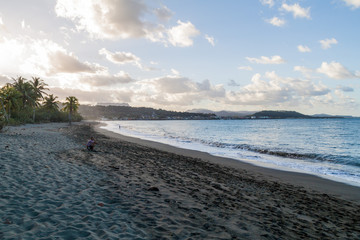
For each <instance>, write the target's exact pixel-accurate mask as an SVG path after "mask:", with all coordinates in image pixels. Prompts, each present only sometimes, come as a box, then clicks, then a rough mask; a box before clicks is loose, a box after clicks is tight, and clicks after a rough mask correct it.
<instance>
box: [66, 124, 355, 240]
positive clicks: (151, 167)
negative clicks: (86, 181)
mask: <svg viewBox="0 0 360 240" xmlns="http://www.w3.org/2000/svg"><path fill="white" fill-rule="evenodd" d="M71 134H73V135H75V136H76V139H77V140H78V141H83V139H86V138H88V136H90V135H93V136H94V137H95V138H96V139H97V141H98V142H99V145H98V146H97V150H98V151H99V152H97V153H93V154H91V156H90V157H89V155H88V154H86V155H84V154H83V153H81V152H74V153H71V154H70V156H72V158H74V159H76V161H79V160H80V159H82V161H83V162H84V163H88V164H94V165H96V166H98V167H99V168H101V169H103V170H106V171H108V172H109V174H110V175H111V176H113V177H114V180H113V181H112V182H111V184H113V188H114V190H113V194H114V198H122V199H123V200H124V199H127V200H126V204H127V205H128V207H129V208H131V209H133V210H134V211H135V212H136V214H134V216H133V217H135V218H138V219H139V221H140V222H141V223H140V224H139V227H140V228H141V229H143V231H145V232H147V233H149V235H148V236H149V237H150V238H170V239H186V238H189V239H190V238H192V239H232V238H233V239H360V205H359V202H360V201H359V200H360V189H359V188H357V187H353V186H348V185H345V184H341V183H337V182H332V181H329V180H325V179H321V178H318V177H314V176H310V175H305V174H299V173H291V172H283V171H275V170H271V169H265V168H260V167H255V166H252V165H249V164H245V163H240V162H239V161H234V160H231V159H224V158H218V157H213V156H210V155H209V154H205V153H201V152H197V151H189V150H184V149H178V148H174V147H170V146H167V145H164V144H158V143H154V142H149V141H143V140H139V139H135V138H129V137H124V136H121V135H118V134H114V133H110V132H107V131H105V130H102V129H99V128H98V127H97V132H94V130H93V129H92V128H91V127H89V126H81V127H76V128H73V129H71ZM68 156H69V155H68ZM109 184H110V183H109ZM152 187H154V188H156V189H158V190H159V191H150V190H149V189H151V188H152Z"/></svg>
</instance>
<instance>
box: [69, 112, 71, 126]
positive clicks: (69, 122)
mask: <svg viewBox="0 0 360 240" xmlns="http://www.w3.org/2000/svg"><path fill="white" fill-rule="evenodd" d="M69 125H70V126H71V110H70V111H69Z"/></svg>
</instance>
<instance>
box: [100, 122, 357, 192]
mask: <svg viewBox="0 0 360 240" xmlns="http://www.w3.org/2000/svg"><path fill="white" fill-rule="evenodd" d="M104 123H105V124H106V126H104V127H103V128H105V129H107V130H110V131H113V132H116V133H120V134H123V135H127V136H132V137H137V138H141V139H145V140H151V141H156V142H161V143H165V144H169V145H172V146H176V147H181V148H186V149H192V150H198V151H203V152H208V153H210V154H212V155H215V156H221V157H229V158H233V159H237V160H240V161H245V162H249V163H251V164H254V165H258V166H263V167H269V168H274V169H280V170H287V171H295V172H303V173H308V174H313V175H317V176H320V177H323V178H328V179H331V180H335V181H340V182H345V183H348V184H351V185H355V186H360V119H359V118H349V119H347V118H344V119H340V118H338V119H279V120H275V119H261V120H260V119H258V120H253V119H252V120H250V119H249V120H168V121H104Z"/></svg>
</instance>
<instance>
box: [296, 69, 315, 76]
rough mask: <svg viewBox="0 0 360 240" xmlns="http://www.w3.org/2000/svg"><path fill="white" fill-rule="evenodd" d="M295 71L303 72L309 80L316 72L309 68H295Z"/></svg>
mask: <svg viewBox="0 0 360 240" xmlns="http://www.w3.org/2000/svg"><path fill="white" fill-rule="evenodd" d="M294 71H298V72H301V73H302V74H303V75H304V76H306V77H308V78H310V77H311V73H313V72H314V71H313V70H312V69H311V68H307V67H304V66H295V67H294Z"/></svg>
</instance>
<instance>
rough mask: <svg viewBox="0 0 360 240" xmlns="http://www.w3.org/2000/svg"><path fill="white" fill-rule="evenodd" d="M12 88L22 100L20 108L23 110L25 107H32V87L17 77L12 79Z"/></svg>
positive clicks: (23, 79)
mask: <svg viewBox="0 0 360 240" xmlns="http://www.w3.org/2000/svg"><path fill="white" fill-rule="evenodd" d="M13 80H14V83H13V86H14V88H15V89H16V90H18V91H19V92H20V93H21V98H22V108H23V109H24V108H25V107H26V106H27V105H30V106H31V105H34V102H35V101H34V99H33V98H32V95H33V87H32V85H31V84H30V83H29V82H27V81H26V79H25V78H23V77H21V76H20V77H18V78H17V79H14V78H13Z"/></svg>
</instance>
